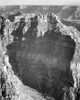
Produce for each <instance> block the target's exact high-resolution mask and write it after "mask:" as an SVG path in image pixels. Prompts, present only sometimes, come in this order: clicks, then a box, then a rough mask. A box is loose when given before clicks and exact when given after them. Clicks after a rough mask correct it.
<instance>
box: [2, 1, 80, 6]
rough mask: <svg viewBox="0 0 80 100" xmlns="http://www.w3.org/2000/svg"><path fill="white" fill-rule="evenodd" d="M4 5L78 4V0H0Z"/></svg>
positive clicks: (79, 2)
mask: <svg viewBox="0 0 80 100" xmlns="http://www.w3.org/2000/svg"><path fill="white" fill-rule="evenodd" d="M5 5H80V0H0V6H5Z"/></svg>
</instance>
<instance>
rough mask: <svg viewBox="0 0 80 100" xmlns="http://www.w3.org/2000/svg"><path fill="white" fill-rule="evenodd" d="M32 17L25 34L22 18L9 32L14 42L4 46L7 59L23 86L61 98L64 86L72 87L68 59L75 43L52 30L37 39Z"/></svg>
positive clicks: (34, 22) (56, 99)
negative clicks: (23, 32) (14, 28)
mask: <svg viewBox="0 0 80 100" xmlns="http://www.w3.org/2000/svg"><path fill="white" fill-rule="evenodd" d="M31 20H32V23H31V27H29V29H28V31H27V32H26V33H25V34H24V35H23V34H22V29H23V27H24V25H25V23H24V19H22V20H21V23H20V25H19V27H18V28H17V29H16V30H15V31H14V32H13V33H12V35H14V36H15V39H14V42H13V43H11V44H9V45H8V46H7V50H8V51H7V54H8V56H9V62H10V63H11V65H12V67H13V70H14V72H15V74H18V75H19V77H21V79H22V81H23V83H24V84H25V85H28V86H30V87H32V88H34V89H35V90H37V91H39V92H41V93H42V94H43V95H45V96H46V95H47V96H51V97H54V98H55V100H63V97H64V93H65V91H64V90H65V88H67V89H69V87H72V86H73V78H72V73H71V71H70V62H71V60H72V58H73V55H74V51H75V45H76V44H75V42H74V40H73V39H71V37H70V36H64V35H61V33H60V32H55V31H54V29H53V30H52V31H47V32H46V33H45V34H44V36H41V37H38V38H37V24H38V21H37V16H35V18H34V19H31ZM33 20H34V21H33ZM16 37H18V39H17V38H16ZM22 37H25V40H24V41H22ZM66 91H67V90H66Z"/></svg>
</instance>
